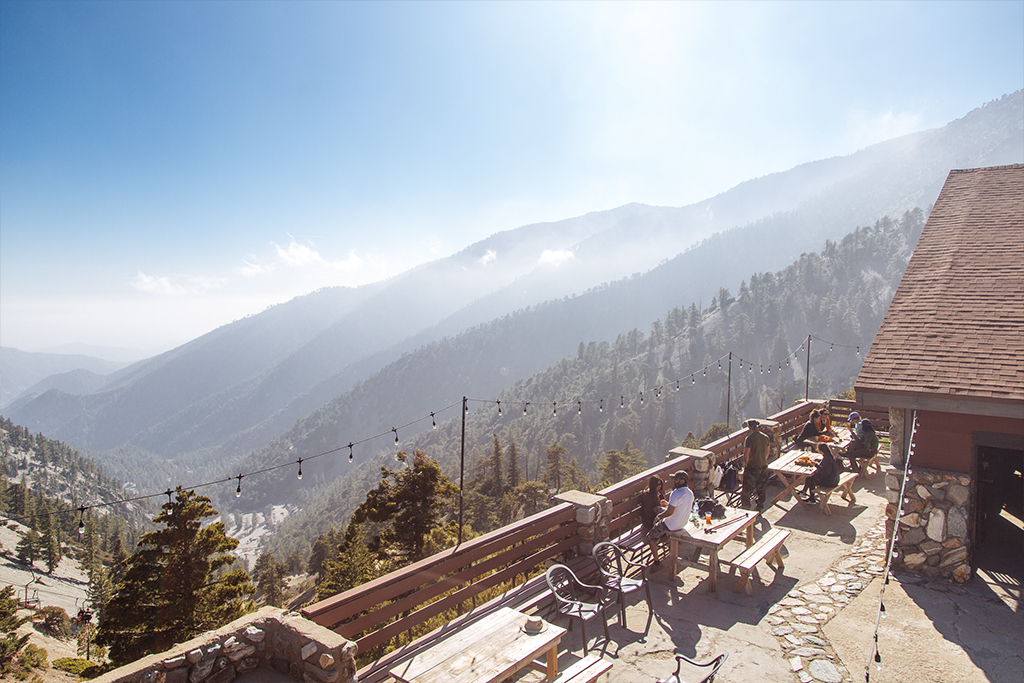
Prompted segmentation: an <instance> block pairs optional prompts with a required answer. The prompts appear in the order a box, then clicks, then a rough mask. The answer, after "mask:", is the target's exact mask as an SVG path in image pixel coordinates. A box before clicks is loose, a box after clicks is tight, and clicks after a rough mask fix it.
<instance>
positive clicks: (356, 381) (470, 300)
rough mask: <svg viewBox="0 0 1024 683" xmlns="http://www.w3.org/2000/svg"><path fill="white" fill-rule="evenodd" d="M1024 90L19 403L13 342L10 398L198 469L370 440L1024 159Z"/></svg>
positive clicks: (58, 429) (333, 296)
mask: <svg viewBox="0 0 1024 683" xmlns="http://www.w3.org/2000/svg"><path fill="white" fill-rule="evenodd" d="M1022 100H1024V96H1022V92H1020V91H1018V92H1016V93H1014V94H1013V95H1009V96H1004V97H1003V98H1002V99H1000V100H998V101H994V102H991V103H988V104H987V105H986V106H984V107H981V108H978V109H975V110H973V111H972V112H970V113H968V114H967V115H966V116H964V117H963V118H961V119H958V120H957V121H954V122H952V123H950V124H948V125H946V126H944V127H942V128H938V129H935V130H931V131H925V132H922V133H917V134H913V135H908V136H904V137H901V138H898V139H895V140H891V141H888V142H885V143H881V144H878V145H873V146H872V147H869V148H867V149H865V150H862V151H860V152H857V153H856V154H852V155H849V156H846V157H837V158H833V159H827V160H822V161H816V162H812V163H809V164H804V165H801V166H798V167H796V168H794V169H792V170H790V171H786V172H783V173H777V174H772V175H769V176H766V177H763V178H758V179H754V180H750V181H747V182H745V183H742V184H740V185H738V186H737V187H735V188H733V189H732V190H729V191H728V192H725V193H723V194H720V195H718V196H716V197H713V198H711V199H709V200H706V201H703V202H699V203H696V204H693V205H690V206H687V207H682V208H669V207H649V206H643V205H638V204H630V205H626V206H623V207H619V208H616V209H612V210H608V211H600V212H594V213H591V214H587V215H585V216H581V217H577V218H571V219H566V220H562V221H557V222H552V223H542V224H535V225H530V226H524V227H521V228H518V229H515V230H509V231H505V232H501V233H497V234H495V235H492V236H491V237H489V238H487V239H485V240H482V241H480V242H478V243H476V244H473V245H471V246H469V247H467V248H466V249H464V250H463V251H461V252H459V253H457V254H454V255H452V256H450V257H448V258H445V259H439V260H437V261H434V262H431V263H428V264H424V265H422V266H420V267H418V268H415V269H412V270H410V271H408V272H406V273H403V274H402V275H399V276H396V277H394V278H391V279H390V280H387V281H384V282H380V283H375V284H373V285H368V286H364V287H358V288H330V289H324V290H319V291H317V292H313V293H310V294H308V295H306V296H303V297H298V298H296V299H294V300H292V301H290V302H287V303H285V304H281V305H278V306H275V307H272V308H270V309H268V310H266V311H264V312H262V313H260V314H258V315H254V316H250V317H248V318H246V319H243V320H239V321H236V322H234V323H231V324H229V325H225V326H223V327H221V328H219V329H217V330H215V331H213V332H211V333H209V334H206V335H203V336H202V337H200V338H198V339H195V340H193V341H191V342H189V343H187V344H185V345H183V346H181V347H179V348H177V349H174V350H172V351H169V352H167V353H164V354H161V355H159V356H156V357H154V358H150V359H147V360H144V361H140V362H138V363H135V364H132V365H131V366H128V367H126V368H123V369H119V370H116V371H112V370H111V369H108V370H106V372H104V368H102V367H99V368H96V367H86V366H85V365H84V364H80V365H79V367H73V368H72V367H69V368H67V369H59V370H54V371H53V372H51V373H50V374H49V375H44V376H36V380H37V381H36V382H35V383H33V385H32V386H30V387H26V388H24V390H23V391H21V392H20V394H19V396H18V397H17V398H16V399H14V400H13V401H10V402H8V401H9V400H10V399H9V398H8V396H9V395H10V393H11V392H13V391H14V389H11V390H10V391H9V387H19V384H18V383H19V382H20V383H21V384H22V385H24V384H26V383H27V382H28V381H29V380H27V379H18V380H17V381H13V380H15V379H17V378H19V377H20V378H31V377H33V375H32V372H33V371H32V369H31V361H34V360H35V359H34V358H33V357H34V356H36V355H37V354H24V355H22V354H21V353H20V352H18V353H15V351H16V350H12V349H6V348H5V349H4V350H3V354H2V356H0V363H2V375H3V378H4V389H3V391H4V394H3V396H4V398H3V401H4V406H5V407H4V409H3V412H4V415H5V416H6V417H9V418H10V419H11V420H12V421H13V422H15V423H17V424H20V425H23V426H25V427H27V428H29V429H31V430H33V431H38V432H42V433H44V434H46V435H47V436H48V437H50V438H54V439H60V440H63V441H65V442H67V443H69V444H72V445H74V446H76V447H80V448H83V449H88V450H89V451H91V452H92V453H94V454H97V455H98V457H100V460H101V462H102V452H106V451H113V450H114V449H121V452H122V453H123V452H124V451H125V449H128V450H130V452H131V453H133V454H134V455H133V457H135V458H137V459H139V461H140V462H144V461H146V460H147V459H149V460H157V461H159V462H160V463H161V465H166V466H167V467H169V468H170V469H171V470H172V471H173V470H174V467H175V463H181V464H184V463H187V464H188V467H190V468H191V471H190V472H189V473H188V477H187V479H189V480H191V479H193V478H194V477H202V476H206V475H209V474H218V475H222V474H223V472H225V471H226V469H227V468H235V469H237V468H238V467H240V466H241V465H240V464H239V461H240V460H241V459H243V458H248V460H247V461H246V462H256V461H260V462H265V461H267V457H268V454H269V453H272V452H273V453H277V452H278V450H277V448H278V446H275V445H274V443H275V441H274V440H275V439H277V443H278V444H280V443H281V442H282V439H284V438H285V437H283V436H281V435H282V434H284V433H285V432H286V431H287V430H289V429H291V428H293V427H295V426H296V424H297V421H300V420H302V421H303V424H304V425H305V426H304V427H303V432H304V433H309V434H315V437H311V438H310V440H309V441H306V442H304V443H303V444H302V447H301V451H302V452H317V451H318V449H319V446H318V444H332V445H334V446H336V445H338V444H339V443H348V442H349V441H353V440H358V439H359V438H362V437H365V436H369V435H371V434H374V433H377V432H376V431H375V430H379V429H380V428H383V429H385V430H387V429H390V427H391V426H394V425H396V424H403V423H404V422H406V421H408V420H410V419H415V418H418V417H420V416H421V415H422V411H423V410H424V409H427V410H430V409H432V408H433V407H434V406H436V405H438V401H442V402H444V404H447V402H450V401H452V400H456V399H458V398H460V397H461V396H462V395H475V396H479V397H490V396H494V395H496V394H497V393H498V392H500V391H501V390H502V389H503V388H507V387H510V386H512V385H513V383H514V382H515V381H517V380H522V379H524V378H528V377H530V376H531V375H533V374H534V373H536V372H539V371H541V370H543V369H545V368H547V367H548V366H550V365H551V364H552V363H555V362H557V361H558V360H559V359H561V358H564V357H566V356H571V355H573V354H575V353H576V351H577V347H578V346H579V344H580V343H581V342H591V341H594V342H599V341H609V342H610V341H613V340H614V339H615V338H616V337H617V335H619V334H620V333H622V332H624V331H626V330H630V329H633V328H641V329H646V328H647V327H648V326H649V325H650V323H651V321H652V320H655V319H656V318H658V317H659V316H662V315H663V314H664V312H665V311H667V310H670V309H672V308H674V307H678V306H685V305H689V303H690V302H705V303H706V302H709V301H710V300H711V297H713V296H715V294H716V293H717V292H718V291H719V289H720V288H721V287H736V283H738V282H740V281H741V280H744V279H745V278H748V277H749V276H750V274H751V273H754V272H765V271H773V270H778V269H781V268H783V267H785V266H787V265H788V264H790V263H792V262H793V261H795V260H797V259H798V258H799V257H800V255H801V254H803V253H806V252H811V251H816V250H819V249H821V248H822V245H823V244H824V243H825V241H826V240H837V239H839V238H841V237H842V236H843V235H845V234H847V233H848V232H850V231H852V230H853V229H854V228H855V227H856V226H858V225H863V226H866V225H871V224H873V223H874V222H875V221H877V220H878V219H879V218H881V217H883V216H887V215H888V216H893V217H898V216H900V215H902V214H903V213H904V212H905V211H907V210H910V209H912V208H914V207H922V208H927V207H929V206H930V205H931V203H932V202H933V201H934V199H935V197H936V196H937V195H938V192H939V189H940V188H941V186H942V183H943V181H944V180H945V177H946V175H947V173H948V172H949V170H950V169H951V168H964V167H975V166H989V165H1000V164H1009V163H1020V162H1022V161H1024V106H1022ZM641 274H642V275H641ZM542 304H543V305H542ZM473 329H476V330H477V332H478V334H476V335H474V336H472V337H466V338H465V339H466V343H471V344H472V346H473V348H472V350H473V351H474V354H473V357H474V358H475V360H474V363H473V364H472V365H471V366H459V367H452V366H451V365H450V363H445V364H441V363H435V364H433V365H432V364H431V361H430V354H431V349H432V348H435V347H433V346H432V345H434V344H437V343H438V342H440V341H441V340H444V339H445V338H454V337H457V336H458V335H462V334H463V333H465V332H466V331H467V330H473ZM796 333H798V334H799V333H803V331H796ZM470 340H471V341H470ZM459 343H462V342H459ZM414 352H415V353H414ZM463 357H465V358H469V357H470V355H469V354H468V353H467V354H464V356H463ZM82 369H85V370H88V372H85V373H83V372H81V371H80V370H82ZM385 370H386V371H387V372H388V373H391V374H396V375H401V376H404V377H406V378H408V379H407V381H406V382H405V384H404V386H403V385H398V386H403V389H402V391H401V395H400V396H395V395H393V394H394V392H395V389H394V388H393V387H394V386H396V385H394V384H390V383H389V384H388V389H389V394H388V395H375V394H374V393H373V390H374V387H373V385H371V384H369V383H367V381H366V380H367V378H370V377H373V376H374V374H375V373H379V372H382V371H385ZM38 372H39V371H38V370H36V373H37V374H38ZM54 372H59V373H61V374H57V375H56V376H54ZM19 373H20V374H19ZM19 388H20V387H19ZM346 397H347V398H346ZM356 397H358V399H357V398H356ZM335 400H339V401H349V402H350V403H349V407H348V408H347V409H346V410H345V411H342V412H343V414H344V420H343V423H340V424H339V423H337V422H334V423H329V422H324V423H323V424H317V420H325V418H324V417H323V416H324V415H325V413H324V412H323V410H322V407H323V406H325V405H327V404H328V403H329V402H331V401H335ZM332 414H337V413H336V412H334V411H332ZM312 424H317V426H316V427H315V428H310V427H309V425H312ZM382 425H384V426H383V427H382ZM268 444H271V445H268ZM290 445H291V446H293V447H294V448H296V449H299V445H298V444H294V443H293V444H290ZM307 449H310V450H307ZM111 466H112V467H113V464H112V465H111ZM161 469H163V468H161ZM111 471H112V473H113V474H114V475H115V476H119V477H122V478H125V477H124V476H123V474H122V473H121V472H118V471H117V470H116V469H112V470H111ZM179 471H181V470H180V469H179ZM136 474H137V472H136ZM182 476H183V478H184V477H185V475H184V474H182ZM136 483H139V484H140V485H145V484H146V483H148V482H136ZM267 500H269V499H267ZM264 502H267V501H266V500H263V499H262V497H261V499H260V503H256V501H253V504H254V505H257V504H263V503H264Z"/></svg>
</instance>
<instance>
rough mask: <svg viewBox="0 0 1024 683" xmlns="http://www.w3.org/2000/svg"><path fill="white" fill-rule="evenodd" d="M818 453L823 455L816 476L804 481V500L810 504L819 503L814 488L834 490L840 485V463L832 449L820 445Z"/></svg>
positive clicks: (815, 472)
mask: <svg viewBox="0 0 1024 683" xmlns="http://www.w3.org/2000/svg"><path fill="white" fill-rule="evenodd" d="M818 452H819V453H821V456H822V457H821V462H819V463H818V466H817V467H816V468H814V474H812V475H811V476H809V477H807V479H805V480H804V491H803V492H804V496H805V498H804V500H806V501H807V502H808V503H817V502H818V496H817V495H816V494H815V493H814V487H816V486H824V487H826V488H832V487H834V486H835V485H836V484H838V483H839V463H837V462H836V459H835V458H834V457H833V456H832V449H831V448H829V446H828V444H827V443H822V444H818Z"/></svg>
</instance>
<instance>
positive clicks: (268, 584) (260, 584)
mask: <svg viewBox="0 0 1024 683" xmlns="http://www.w3.org/2000/svg"><path fill="white" fill-rule="evenodd" d="M287 573H288V566H287V565H285V564H282V563H281V562H278V561H277V558H276V557H274V554H273V553H268V552H261V553H260V554H259V557H257V558H256V564H255V565H253V568H252V578H253V580H254V581H256V587H257V588H259V590H260V592H261V593H262V594H263V602H264V604H267V605H273V606H274V607H281V606H282V605H283V604H284V600H285V590H286V587H285V583H284V577H285V575H287Z"/></svg>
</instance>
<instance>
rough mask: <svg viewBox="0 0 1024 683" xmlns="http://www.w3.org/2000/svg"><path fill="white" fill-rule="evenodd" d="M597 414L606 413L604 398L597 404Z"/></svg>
mask: <svg viewBox="0 0 1024 683" xmlns="http://www.w3.org/2000/svg"><path fill="white" fill-rule="evenodd" d="M597 412H599V413H603V412H604V399H603V398H602V399H601V400H599V401H598V402H597Z"/></svg>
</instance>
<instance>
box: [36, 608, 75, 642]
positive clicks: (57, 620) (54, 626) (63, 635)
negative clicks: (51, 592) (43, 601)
mask: <svg viewBox="0 0 1024 683" xmlns="http://www.w3.org/2000/svg"><path fill="white" fill-rule="evenodd" d="M38 614H41V615H42V616H43V621H42V623H41V624H40V626H39V628H40V630H42V631H43V632H45V633H47V634H49V635H51V636H53V637H54V638H60V639H61V640H67V639H68V638H70V637H71V618H70V617H69V616H68V613H67V612H65V611H64V610H63V608H61V607H54V606H49V607H44V608H42V609H41V610H39V612H38Z"/></svg>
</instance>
